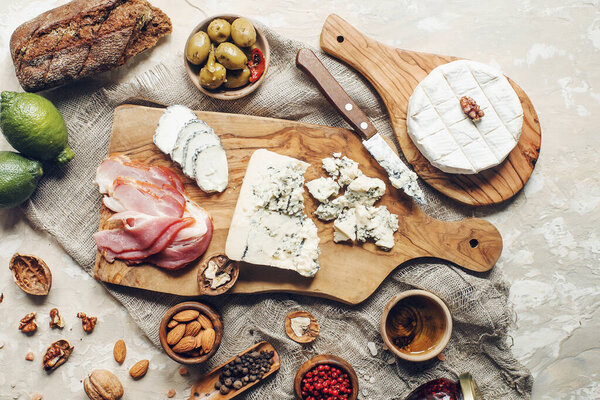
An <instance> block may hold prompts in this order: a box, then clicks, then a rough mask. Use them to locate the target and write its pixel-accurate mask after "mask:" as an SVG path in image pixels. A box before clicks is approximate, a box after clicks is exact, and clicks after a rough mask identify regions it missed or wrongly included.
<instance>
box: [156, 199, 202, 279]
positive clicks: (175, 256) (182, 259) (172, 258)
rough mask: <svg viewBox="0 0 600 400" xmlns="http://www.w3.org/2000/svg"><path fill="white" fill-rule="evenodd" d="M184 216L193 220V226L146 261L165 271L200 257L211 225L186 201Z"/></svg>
mask: <svg viewBox="0 0 600 400" xmlns="http://www.w3.org/2000/svg"><path fill="white" fill-rule="evenodd" d="M185 215H186V216H188V215H189V216H191V217H193V218H194V220H195V222H194V224H192V225H190V226H188V227H187V228H184V229H182V230H180V231H179V233H177V235H176V236H175V238H174V239H173V242H172V243H171V244H170V245H168V246H167V247H166V248H165V249H164V250H163V251H161V252H160V253H158V254H155V255H153V256H151V257H150V258H149V259H148V261H149V262H151V263H153V264H156V265H158V266H159V267H163V268H166V269H171V270H175V269H179V268H181V267H183V266H185V265H186V264H188V263H190V262H192V261H194V260H195V259H196V258H198V257H200V256H201V255H202V254H204V252H205V251H206V249H207V248H208V245H209V244H210V240H211V238H212V233H213V223H212V220H211V218H210V216H209V215H208V214H207V213H206V211H205V210H204V209H203V208H201V207H199V206H197V205H196V204H195V203H194V202H192V201H191V200H188V202H187V206H186V212H185Z"/></svg>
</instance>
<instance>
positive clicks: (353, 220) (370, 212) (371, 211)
mask: <svg viewBox="0 0 600 400" xmlns="http://www.w3.org/2000/svg"><path fill="white" fill-rule="evenodd" d="M323 169H324V170H325V171H326V172H327V173H328V174H329V175H330V176H331V178H319V179H332V180H335V179H333V178H337V183H338V185H339V186H342V187H346V190H345V192H344V194H343V195H341V196H338V197H337V198H335V199H333V200H330V196H327V197H325V198H324V199H323V200H321V198H323V196H320V198H318V197H317V196H315V194H313V197H315V198H316V199H317V200H319V201H321V204H319V206H318V207H317V209H316V211H315V215H316V216H317V218H319V219H320V220H323V221H332V220H333V221H334V222H333V240H334V241H335V242H336V243H337V242H346V241H350V242H357V241H358V242H365V241H367V240H373V241H374V242H375V244H376V245H377V246H379V247H381V248H383V249H386V250H389V249H391V248H392V247H393V246H394V232H396V231H397V230H398V216H397V215H395V214H392V213H390V212H389V210H388V209H387V207H385V206H380V207H375V206H374V205H375V203H376V202H377V201H378V200H379V199H381V197H382V196H383V195H384V193H385V190H386V187H385V183H384V182H383V181H382V180H381V179H379V178H371V177H368V176H366V175H364V174H363V173H362V172H361V171H360V169H359V168H358V163H357V162H356V161H353V160H351V159H349V158H348V157H341V154H339V153H337V154H334V156H333V157H331V158H325V159H324V160H323ZM319 179H316V180H315V181H319ZM315 181H311V182H309V183H312V182H315ZM307 185H308V184H307ZM309 191H310V192H311V194H312V191H311V190H310V188H309Z"/></svg>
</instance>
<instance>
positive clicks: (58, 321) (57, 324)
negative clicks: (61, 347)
mask: <svg viewBox="0 0 600 400" xmlns="http://www.w3.org/2000/svg"><path fill="white" fill-rule="evenodd" d="M64 327H65V321H64V320H63V318H62V317H61V315H60V314H59V313H58V308H53V309H52V310H50V328H59V329H62V328H64Z"/></svg>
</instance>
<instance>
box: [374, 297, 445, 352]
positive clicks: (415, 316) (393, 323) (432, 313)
mask: <svg viewBox="0 0 600 400" xmlns="http://www.w3.org/2000/svg"><path fill="white" fill-rule="evenodd" d="M379 329H380V332H381V337H382V338H383V342H384V343H385V344H386V345H387V347H388V348H389V349H390V351H392V352H393V353H394V354H395V355H397V356H398V357H400V358H402V359H404V360H407V361H427V360H430V359H432V358H433V357H436V356H437V355H438V354H440V353H441V351H442V350H443V349H444V348H445V347H446V345H447V344H448V341H449V340H450V335H451V334H452V316H451V315H450V310H448V307H447V306H446V304H445V303H444V302H443V301H442V300H441V299H440V298H439V297H437V296H436V295H434V294H432V293H429V292H427V291H425V290H408V291H406V292H402V293H400V294H398V295H396V296H395V297H394V298H392V299H391V300H390V301H389V302H388V303H387V305H386V306H385V308H384V310H383V314H382V315H381V322H380V326H379Z"/></svg>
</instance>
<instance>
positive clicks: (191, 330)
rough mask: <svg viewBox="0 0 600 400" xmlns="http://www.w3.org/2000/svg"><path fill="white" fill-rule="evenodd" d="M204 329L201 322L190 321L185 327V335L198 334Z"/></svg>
mask: <svg viewBox="0 0 600 400" xmlns="http://www.w3.org/2000/svg"><path fill="white" fill-rule="evenodd" d="M201 330H202V325H200V322H198V321H196V320H194V321H192V322H190V323H188V324H187V325H186V327H185V335H183V336H196V335H197V334H198V333H199V332H200V331H201Z"/></svg>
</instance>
